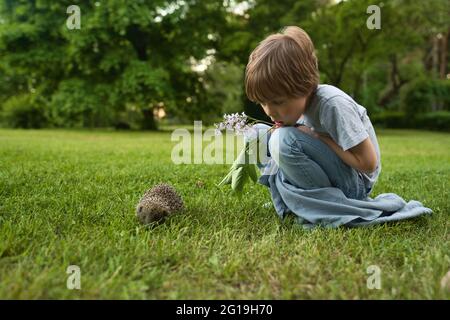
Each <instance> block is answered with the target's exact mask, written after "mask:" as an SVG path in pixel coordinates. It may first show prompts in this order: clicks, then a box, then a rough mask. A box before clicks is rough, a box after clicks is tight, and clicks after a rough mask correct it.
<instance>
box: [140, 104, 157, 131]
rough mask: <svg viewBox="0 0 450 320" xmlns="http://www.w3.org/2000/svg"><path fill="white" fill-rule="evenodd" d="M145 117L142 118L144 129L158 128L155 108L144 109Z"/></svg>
mask: <svg viewBox="0 0 450 320" xmlns="http://www.w3.org/2000/svg"><path fill="white" fill-rule="evenodd" d="M142 114H143V115H144V119H143V120H142V130H158V127H157V125H156V121H155V117H154V115H153V108H145V109H142Z"/></svg>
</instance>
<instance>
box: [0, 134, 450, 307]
mask: <svg viewBox="0 0 450 320" xmlns="http://www.w3.org/2000/svg"><path fill="white" fill-rule="evenodd" d="M377 133H378V138H379V143H380V148H381V154H382V173H381V175H380V178H379V180H378V182H377V184H376V186H375V188H374V191H373V193H372V197H374V196H376V195H377V194H380V193H385V192H394V193H397V194H399V195H400V196H402V197H403V198H404V199H405V200H406V201H409V200H411V199H414V200H419V201H421V202H422V203H423V204H424V205H425V206H427V207H430V208H432V209H433V210H434V213H433V215H431V216H423V217H419V218H416V219H412V220H407V221H403V222H398V223H390V224H384V225H377V226H373V227H369V228H361V229H349V228H338V229H315V230H312V231H305V230H303V229H301V228H299V227H298V225H297V224H296V223H295V221H294V219H293V218H292V217H288V218H287V219H286V220H285V221H284V222H281V221H280V220H279V219H278V217H277V216H276V214H275V211H274V209H273V208H272V207H263V204H265V203H266V202H268V201H270V194H269V191H268V189H266V188H265V187H264V186H262V185H256V184H252V185H247V186H246V187H245V196H244V197H243V198H242V199H241V200H239V199H237V198H236V197H234V196H233V195H232V194H231V192H230V187H229V186H225V187H223V188H221V189H220V188H217V187H216V186H215V184H216V183H218V182H219V181H220V179H221V178H222V177H223V176H224V175H225V174H226V173H227V171H228V167H229V165H206V164H203V165H175V164H173V163H172V161H171V157H170V155H171V149H172V146H173V145H175V144H176V143H175V142H171V141H170V132H168V131H166V132H159V133H142V132H109V131H71V130H38V131H34V130H33V131H31V130H30V131H25V130H5V129H2V130H0V298H1V299H15V298H19V299H28V298H31V299H55V298H66V299H80V298H81V299H129V298H131V299H327V298H333V299H335V298H337V299H341V298H347V299H380V298H381V299H391V298H393V299H403V298H404V299H449V298H450V291H448V290H447V291H446V290H445V289H442V288H441V285H440V282H441V279H442V278H443V277H444V275H445V274H446V273H447V272H448V271H449V268H450V249H449V248H450V236H449V226H450V219H449V211H450V202H449V190H450V186H449V181H450V135H449V134H448V133H435V132H426V131H412V130H381V129H380V130H377ZM159 182H169V183H171V184H173V185H174V186H175V187H176V188H177V190H178V191H179V193H180V194H181V195H182V196H183V199H184V201H185V203H186V208H187V209H186V210H185V212H184V213H182V214H179V215H176V216H173V217H172V218H171V219H169V220H168V221H167V222H166V223H164V224H162V225H159V226H157V227H155V228H151V229H148V228H145V227H143V226H141V225H139V224H138V222H137V220H136V217H135V212H134V210H135V206H136V204H137V202H138V200H139V199H140V197H141V196H142V194H143V192H144V191H145V190H146V189H148V188H150V187H151V186H153V185H154V184H156V183H159ZM69 265H77V266H79V267H80V270H81V290H69V289H68V288H67V286H66V281H67V278H68V277H69V275H68V274H67V273H66V270H67V267H68V266H69ZM371 265H376V266H378V267H379V268H380V271H381V289H379V290H377V289H369V288H368V287H367V278H368V277H369V276H370V274H368V273H367V268H368V267H369V266H371Z"/></svg>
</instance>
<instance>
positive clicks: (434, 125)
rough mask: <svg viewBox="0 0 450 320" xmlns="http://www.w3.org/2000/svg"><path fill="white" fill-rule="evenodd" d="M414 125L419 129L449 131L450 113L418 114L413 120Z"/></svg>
mask: <svg viewBox="0 0 450 320" xmlns="http://www.w3.org/2000/svg"><path fill="white" fill-rule="evenodd" d="M414 124H415V125H416V127H417V128H420V129H429V130H440V131H450V111H436V112H428V113H424V114H420V115H418V116H417V117H416V118H415V120H414Z"/></svg>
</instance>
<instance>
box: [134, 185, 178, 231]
mask: <svg viewBox="0 0 450 320" xmlns="http://www.w3.org/2000/svg"><path fill="white" fill-rule="evenodd" d="M183 209H184V204H183V199H182V198H181V197H180V196H179V195H178V193H177V192H176V190H175V189H174V188H173V187H172V186H171V185H169V184H166V183H161V184H158V185H156V186H154V187H153V188H151V189H149V190H147V191H146V192H145V194H144V196H143V197H142V198H141V200H140V201H139V203H138V205H137V207H136V216H137V218H138V220H139V222H141V223H142V224H145V225H147V224H150V223H152V222H157V223H160V222H163V221H164V220H165V219H166V218H167V217H169V216H170V215H172V214H173V213H176V212H178V211H181V210H183Z"/></svg>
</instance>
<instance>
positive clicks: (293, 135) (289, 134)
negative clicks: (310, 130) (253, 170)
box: [269, 127, 302, 159]
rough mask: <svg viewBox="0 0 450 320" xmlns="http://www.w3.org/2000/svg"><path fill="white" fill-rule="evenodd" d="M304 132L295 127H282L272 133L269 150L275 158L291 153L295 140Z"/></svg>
mask: <svg viewBox="0 0 450 320" xmlns="http://www.w3.org/2000/svg"><path fill="white" fill-rule="evenodd" d="M301 134H302V133H301V132H300V130H298V129H297V128H295V127H281V128H278V129H276V130H275V131H274V132H273V133H272V137H271V138H270V141H269V152H270V154H271V155H272V157H274V158H278V159H279V158H280V157H283V156H284V155H289V154H290V153H291V148H292V145H293V143H294V141H295V140H296V139H297V138H298V137H299V135H301Z"/></svg>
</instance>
